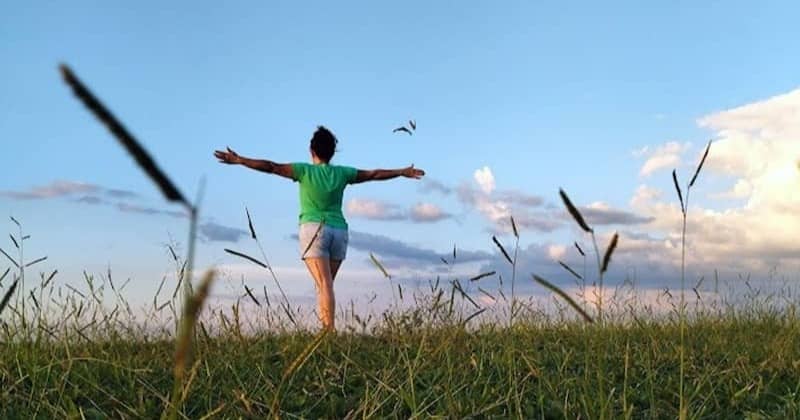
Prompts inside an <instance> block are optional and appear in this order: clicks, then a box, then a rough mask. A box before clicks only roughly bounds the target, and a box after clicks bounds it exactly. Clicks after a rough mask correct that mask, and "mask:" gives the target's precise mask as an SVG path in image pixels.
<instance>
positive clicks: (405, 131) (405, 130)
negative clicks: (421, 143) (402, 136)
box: [392, 126, 412, 136]
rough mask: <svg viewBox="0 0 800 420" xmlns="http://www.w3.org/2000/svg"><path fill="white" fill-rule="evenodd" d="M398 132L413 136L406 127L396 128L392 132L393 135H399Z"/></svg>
mask: <svg viewBox="0 0 800 420" xmlns="http://www.w3.org/2000/svg"><path fill="white" fill-rule="evenodd" d="M398 131H400V132H404V133H408V135H409V136H410V135H412V133H411V130H409V129H407V128H406V127H405V126H403V127H397V128H395V129H394V130H392V133H397V132H398Z"/></svg>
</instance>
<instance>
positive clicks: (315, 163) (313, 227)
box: [214, 126, 425, 330]
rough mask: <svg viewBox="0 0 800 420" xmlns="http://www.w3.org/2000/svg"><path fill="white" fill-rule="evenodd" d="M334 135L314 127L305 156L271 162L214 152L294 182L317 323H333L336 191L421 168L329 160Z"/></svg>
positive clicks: (343, 248)
mask: <svg viewBox="0 0 800 420" xmlns="http://www.w3.org/2000/svg"><path fill="white" fill-rule="evenodd" d="M337 143H338V141H337V140H336V137H335V136H334V135H333V133H331V132H330V131H329V130H328V129H327V128H325V127H323V126H319V127H317V131H316V132H314V136H313V137H312V138H311V146H310V151H311V162H312V164H308V163H275V162H272V161H269V160H258V159H250V158H246V157H244V156H239V155H238V154H236V152H234V151H233V150H231V149H230V148H228V150H227V151H220V150H217V151H215V152H214V156H216V157H217V159H219V161H220V162H222V163H227V164H231V165H236V164H238V165H244V166H246V167H248V168H250V169H255V170H257V171H261V172H266V173H270V174H275V175H279V176H282V177H284V178H289V179H291V180H293V181H296V182H299V183H300V233H299V235H298V236H299V239H300V252H301V255H300V257H301V258H302V259H303V261H305V263H306V267H308V271H309V272H310V273H311V276H313V277H314V282H315V283H316V287H317V302H318V306H319V318H320V321H321V322H322V327H323V328H325V329H329V330H333V329H334V316H335V310H336V306H335V299H334V296H333V281H334V279H336V274H337V273H338V272H339V267H341V265H342V261H344V259H345V256H346V254H347V239H348V234H347V221H345V218H344V215H343V214H342V195H343V193H344V189H345V187H346V186H347V185H348V184H357V183H360V182H366V181H382V180H386V179H392V178H397V177H400V176H403V177H406V178H412V179H420V178H422V176H424V175H425V172H424V171H422V170H419V169H416V168H414V165H411V166H409V167H407V168H403V169H375V170H361V169H355V168H351V167H348V166H338V165H331V164H330V161H331V158H333V154H334V152H335V151H336V144H337Z"/></svg>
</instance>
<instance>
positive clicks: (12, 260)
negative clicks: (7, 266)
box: [0, 248, 20, 268]
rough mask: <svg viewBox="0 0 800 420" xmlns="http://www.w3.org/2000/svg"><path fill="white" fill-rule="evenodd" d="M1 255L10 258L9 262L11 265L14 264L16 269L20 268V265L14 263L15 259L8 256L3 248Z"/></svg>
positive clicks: (0, 251) (0, 250) (0, 249)
mask: <svg viewBox="0 0 800 420" xmlns="http://www.w3.org/2000/svg"><path fill="white" fill-rule="evenodd" d="M0 253H2V254H3V255H5V256H6V258H8V260H9V261H11V264H14V267H17V268H20V266H19V264H17V262H16V261H14V259H13V258H11V255H8V254H6V252H5V251H3V248H0Z"/></svg>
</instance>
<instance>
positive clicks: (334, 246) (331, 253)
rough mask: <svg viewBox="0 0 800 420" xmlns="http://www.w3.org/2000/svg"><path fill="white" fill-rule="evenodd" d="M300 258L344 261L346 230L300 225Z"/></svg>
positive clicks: (316, 225)
mask: <svg viewBox="0 0 800 420" xmlns="http://www.w3.org/2000/svg"><path fill="white" fill-rule="evenodd" d="M297 236H298V238H299V240H300V258H301V259H306V258H330V259H332V260H344V259H345V257H346V256H347V241H348V234H347V229H341V228H335V227H330V226H328V225H320V224H319V223H303V224H301V225H300V233H299V234H298V235H297Z"/></svg>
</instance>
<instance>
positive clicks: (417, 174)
mask: <svg viewBox="0 0 800 420" xmlns="http://www.w3.org/2000/svg"><path fill="white" fill-rule="evenodd" d="M402 175H403V176H404V177H406V178H412V179H420V178H422V177H423V176H425V171H423V170H422V169H417V168H415V167H414V165H411V166H409V167H407V168H403V171H402Z"/></svg>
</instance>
